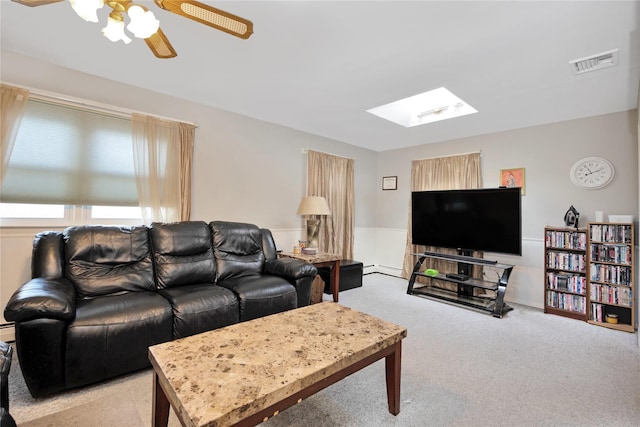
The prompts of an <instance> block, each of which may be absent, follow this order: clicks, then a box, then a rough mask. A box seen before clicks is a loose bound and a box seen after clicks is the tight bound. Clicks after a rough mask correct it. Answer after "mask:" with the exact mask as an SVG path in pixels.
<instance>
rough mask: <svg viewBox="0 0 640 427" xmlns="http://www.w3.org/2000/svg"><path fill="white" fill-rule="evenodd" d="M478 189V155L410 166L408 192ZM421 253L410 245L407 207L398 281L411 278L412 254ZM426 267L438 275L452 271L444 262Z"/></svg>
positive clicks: (414, 259) (480, 181)
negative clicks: (405, 236)
mask: <svg viewBox="0 0 640 427" xmlns="http://www.w3.org/2000/svg"><path fill="white" fill-rule="evenodd" d="M481 187H482V172H481V170H480V153H469V154H461V155H457V156H449V157H436V158H432V159H424V160H414V161H412V162H411V191H426V190H454V189H465V188H481ZM409 204H411V201H409ZM425 250H427V248H426V247H425V246H417V245H413V244H412V243H411V206H409V219H408V226H407V243H406V248H405V254H404V262H403V265H402V277H404V278H405V279H409V278H411V273H412V272H413V268H414V266H415V263H416V262H417V260H418V257H417V256H414V255H412V254H414V253H420V252H424V251H425ZM430 262H432V261H430ZM430 267H432V268H436V269H438V270H440V271H454V270H453V269H452V268H453V263H451V262H447V261H442V262H440V264H437V265H435V264H434V265H430ZM447 269H448V270H447ZM475 270H479V269H475Z"/></svg>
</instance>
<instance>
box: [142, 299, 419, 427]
mask: <svg viewBox="0 0 640 427" xmlns="http://www.w3.org/2000/svg"><path fill="white" fill-rule="evenodd" d="M406 335H407V330H406V329H405V328H403V327H401V326H398V325H395V324H392V323H389V322H386V321H384V320H381V319H378V318H376V317H373V316H370V315H368V314H365V313H361V312H359V311H356V310H353V309H350V308H347V307H344V306H341V305H340V304H336V303H332V302H325V303H321V304H314V305H310V306H307V307H302V308H298V309H294V310H289V311H286V312H283V313H278V314H274V315H271V316H266V317H263V318H259V319H255V320H251V321H248V322H243V323H239V324H236V325H232V326H227V327H225V328H221V329H216V330H213V331H209V332H204V333H202V334H198V335H194V336H191V337H187V338H182V339H178V340H175V341H171V342H167V343H163V344H159V345H155V346H152V347H150V348H149V358H150V360H151V362H152V364H153V366H154V369H155V371H156V373H158V377H159V381H160V382H161V383H163V382H165V384H167V383H168V384H169V385H170V390H167V387H164V388H165V392H166V394H167V397H168V399H169V402H170V403H171V406H172V407H173V408H174V411H175V412H176V414H177V415H178V418H180V419H181V420H182V422H183V425H188V426H225V425H230V424H234V423H236V422H238V421H240V420H242V419H244V418H246V417H247V416H249V415H251V414H253V413H256V412H258V411H259V410H261V409H264V408H267V407H269V406H270V405H273V404H274V403H277V402H279V401H281V400H282V399H284V398H286V397H287V396H290V395H292V394H294V393H296V392H298V391H300V390H302V389H304V388H305V387H308V386H309V385H311V384H314V383H317V382H319V381H320V380H322V379H324V378H326V377H329V376H330V375H332V374H334V373H336V372H338V371H340V370H341V369H343V368H345V367H347V366H350V365H351V364H353V363H355V362H358V361H359V360H362V359H363V358H365V357H367V356H370V355H372V354H374V353H376V352H378V351H379V350H381V349H383V348H385V347H388V346H390V345H393V344H395V343H397V342H398V341H401V340H402V339H403V338H404V337H405V336H406Z"/></svg>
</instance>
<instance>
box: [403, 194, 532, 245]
mask: <svg viewBox="0 0 640 427" xmlns="http://www.w3.org/2000/svg"><path fill="white" fill-rule="evenodd" d="M411 221H412V232H411V240H412V243H413V244H414V245H425V246H437V247H443V248H453V249H459V250H463V251H485V252H497V253H505V254H513V255H522V210H521V195H520V188H481V189H471V190H436V191H415V192H413V193H412V194H411Z"/></svg>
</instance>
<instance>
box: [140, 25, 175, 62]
mask: <svg viewBox="0 0 640 427" xmlns="http://www.w3.org/2000/svg"><path fill="white" fill-rule="evenodd" d="M144 41H145V42H146V43H147V46H149V49H151V51H152V52H153V54H154V55H155V56H157V57H158V58H174V57H176V56H178V54H177V53H176V51H175V49H174V48H173V46H171V43H169V39H168V38H167V36H165V35H164V33H163V32H162V30H161V29H160V28H158V31H157V32H156V33H155V34H153V35H152V36H151V37H148V38H146V39H144Z"/></svg>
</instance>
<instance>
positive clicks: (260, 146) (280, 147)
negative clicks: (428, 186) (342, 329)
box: [0, 51, 378, 323]
mask: <svg viewBox="0 0 640 427" xmlns="http://www.w3.org/2000/svg"><path fill="white" fill-rule="evenodd" d="M0 66H1V69H0V70H1V76H2V82H4V83H9V84H10V83H14V84H19V85H23V86H27V87H31V88H37V89H40V90H45V91H48V92H55V93H59V94H63V95H65V96H68V97H75V98H81V99H87V100H91V101H93V102H99V103H103V104H108V105H113V106H117V107H122V108H127V109H131V110H134V111H141V112H145V113H149V114H155V115H159V116H163V117H172V118H176V119H181V120H185V121H190V122H195V123H197V124H198V128H197V130H196V143H195V147H194V165H193V170H194V180H193V206H192V219H194V220H205V221H211V220H218V219H219V220H233V221H245V222H252V223H255V224H257V225H259V226H261V227H266V228H270V229H272V231H273V234H274V237H275V239H276V243H277V245H278V246H279V247H280V248H283V249H286V248H290V247H291V246H292V245H293V243H297V241H298V240H299V239H302V238H303V236H304V231H303V219H302V218H300V217H298V216H296V210H297V208H298V203H299V202H300V199H301V198H302V196H303V195H304V194H305V190H306V182H305V177H306V150H308V149H313V150H317V151H323V152H327V153H331V154H335V155H339V156H344V157H349V158H353V159H355V193H356V208H355V213H356V218H355V225H356V238H357V239H358V241H357V242H356V248H357V249H356V251H357V252H356V253H357V256H358V257H361V258H359V259H361V260H362V261H363V262H367V263H369V264H370V263H373V262H374V260H373V256H374V253H373V252H372V251H371V250H370V249H369V248H370V247H371V245H370V244H366V245H362V244H361V243H360V242H367V241H368V242H373V241H374V239H373V238H369V237H367V235H368V234H372V233H374V232H373V231H371V230H373V229H374V226H375V217H376V213H375V211H374V209H373V206H375V198H376V190H377V189H378V182H377V179H376V159H377V153H375V152H373V151H371V150H366V149H362V148H359V147H356V146H353V145H349V144H344V143H341V142H338V141H334V140H330V139H326V138H321V137H317V136H314V135H310V134H307V133H304V132H299V131H296V130H293V129H289V128H284V127H281V126H276V125H273V124H269V123H266V122H262V121H259V120H254V119H250V118H247V117H243V116H240V115H237V114H232V113H228V112H224V111H221V110H218V109H215V108H211V107H207V106H204V105H200V104H195V103H192V102H188V101H185V100H182V99H178V98H174V97H169V96H166V95H163V94H160V93H154V92H150V91H146V90H142V89H139V88H135V87H131V86H126V85H123V84H120V83H118V82H114V81H110V80H105V79H102V78H97V77H94V76H90V75H87V74H83V73H79V72H75V71H71V70H68V69H64V68H61V67H57V66H52V65H50V64H47V63H44V62H41V61H36V60H32V59H30V58H26V57H23V56H21V55H17V54H14V53H10V52H4V51H3V52H2V62H1V64H0ZM43 228H44V229H52V228H50V227H43ZM43 228H33V229H11V228H1V229H0V307H3V308H4V307H5V305H6V302H7V301H8V299H9V297H10V296H11V294H12V293H13V291H14V290H15V289H17V287H18V286H19V285H20V284H22V283H23V282H25V281H26V280H28V279H29V276H30V260H31V246H32V241H33V236H34V234H35V233H37V232H38V231H41V230H42V229H43ZM3 322H4V320H2V321H0V323H3Z"/></svg>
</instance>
